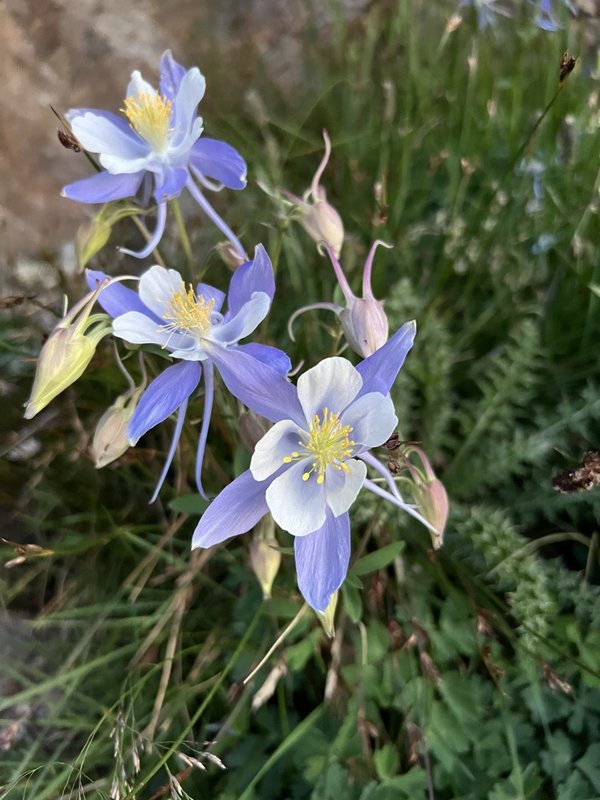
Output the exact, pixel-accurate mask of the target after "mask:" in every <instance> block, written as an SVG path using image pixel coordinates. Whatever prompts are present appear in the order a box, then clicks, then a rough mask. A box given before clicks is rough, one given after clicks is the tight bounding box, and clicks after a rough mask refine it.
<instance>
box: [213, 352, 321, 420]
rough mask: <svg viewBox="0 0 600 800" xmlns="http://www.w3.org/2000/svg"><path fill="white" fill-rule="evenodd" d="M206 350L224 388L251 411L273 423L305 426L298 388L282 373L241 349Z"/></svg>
mask: <svg viewBox="0 0 600 800" xmlns="http://www.w3.org/2000/svg"><path fill="white" fill-rule="evenodd" d="M204 348H205V350H206V352H207V353H208V354H209V356H210V357H211V359H212V360H213V361H214V363H215V365H216V366H217V368H218V370H219V372H220V374H221V377H222V378H223V382H224V383H225V386H227V388H228V389H229V391H230V392H231V394H232V395H233V396H234V397H237V399H238V400H239V401H240V402H242V403H244V405H246V406H248V408H249V409H251V410H252V411H254V412H255V413H256V414H260V415H261V416H263V417H265V418H266V419H268V420H270V421H271V422H279V420H282V419H292V420H294V422H296V423H298V424H299V425H301V426H302V425H305V424H306V420H305V418H304V414H303V413H302V409H301V407H300V403H299V402H298V397H297V394H296V389H295V387H294V386H292V384H291V383H290V382H289V381H288V380H287V378H285V377H284V376H283V375H281V374H280V373H279V372H276V371H275V370H274V369H273V368H272V367H269V366H267V365H266V364H263V363H262V361H258V360H257V359H256V358H253V357H252V356H251V355H249V354H248V353H245V352H244V350H243V348H241V347H230V348H224V347H221V346H220V345H217V344H213V343H211V342H204Z"/></svg>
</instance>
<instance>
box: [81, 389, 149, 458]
mask: <svg viewBox="0 0 600 800" xmlns="http://www.w3.org/2000/svg"><path fill="white" fill-rule="evenodd" d="M143 391H144V387H143V386H140V387H139V388H136V389H134V390H129V391H128V392H126V393H125V394H122V395H121V396H120V397H118V398H117V399H116V400H115V402H114V403H113V404H112V406H110V408H107V409H106V411H105V412H104V414H102V416H101V417H100V419H99V420H98V424H97V425H96V430H95V432H94V439H93V441H92V445H91V447H90V451H91V455H92V458H93V459H94V465H95V467H96V469H102V467H105V466H106V465H107V464H110V463H111V462H112V461H115V460H116V459H117V458H120V456H122V455H123V453H124V452H125V451H126V450H127V449H128V448H129V436H128V434H127V428H128V426H129V420H130V419H131V417H132V416H133V412H134V411H135V407H136V406H137V404H138V400H139V399H140V396H141V394H142V392H143Z"/></svg>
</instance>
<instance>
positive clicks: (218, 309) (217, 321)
mask: <svg viewBox="0 0 600 800" xmlns="http://www.w3.org/2000/svg"><path fill="white" fill-rule="evenodd" d="M87 277H88V283H89V284H90V286H92V287H93V286H96V285H97V283H98V281H102V280H103V279H104V277H105V276H104V275H103V273H101V272H94V271H91V270H88V272H87ZM274 292H275V281H274V277H273V267H272V265H271V261H270V260H269V256H268V255H267V253H266V251H265V249H264V247H263V246H262V245H258V246H257V248H256V251H255V254H254V259H253V260H252V261H248V262H246V263H245V264H243V265H242V266H241V267H239V268H238V269H237V270H236V271H235V272H234V274H233V276H232V278H231V282H230V285H229V292H228V294H227V311H226V312H223V310H222V309H223V305H224V302H225V299H226V296H225V293H224V292H222V291H220V290H219V289H215V288H213V287H212V286H209V285H208V284H205V283H199V284H198V285H197V286H196V287H195V288H194V287H192V286H191V285H189V286H186V284H185V283H184V281H183V279H182V277H181V275H180V274H179V273H178V272H177V271H176V270H174V269H165V268H164V267H160V266H154V267H151V268H150V269H149V270H148V271H147V272H145V273H144V274H143V275H142V276H141V278H140V280H139V289H138V292H137V293H136V292H134V291H132V290H131V289H127V288H126V287H124V286H121V285H120V284H115V285H112V286H109V287H108V288H107V289H105V290H104V291H103V292H102V293H101V294H100V296H99V303H100V304H101V305H102V307H103V308H104V310H105V311H107V312H108V314H110V316H111V317H113V333H114V335H115V336H118V337H120V338H121V339H124V340H125V341H127V342H131V343H132V344H154V345H159V346H160V347H162V348H163V349H164V350H166V351H167V352H168V353H169V354H170V356H171V357H172V358H173V359H175V360H176V361H177V363H175V364H173V365H172V366H170V367H167V369H165V370H164V371H163V372H162V373H161V374H160V375H159V376H158V377H157V378H155V380H154V381H153V382H152V383H151V384H150V385H149V386H148V388H147V389H146V391H145V392H144V394H143V395H142V397H141V398H140V401H139V403H138V405H137V407H136V410H135V412H134V414H133V416H132V418H131V422H130V423H129V439H130V443H131V444H132V445H135V444H136V443H137V441H138V440H139V439H140V437H141V436H143V435H144V434H145V433H146V432H147V431H148V430H150V429H151V428H153V427H154V426H155V425H158V424H159V423H160V422H162V421H163V420H165V419H167V417H169V416H170V415H171V414H173V413H174V412H175V411H177V422H176V426H175V433H174V436H173V442H172V444H171V449H170V451H169V455H168V457H167V462H166V464H165V467H164V469H163V472H162V474H161V477H160V479H159V482H158V485H157V487H156V490H155V493H154V496H153V498H152V499H155V498H156V496H157V494H158V492H159V490H160V487H161V486H162V484H163V482H164V479H165V477H166V474H167V471H168V469H169V466H170V464H171V461H172V459H173V456H174V454H175V450H176V447H177V443H178V441H179V437H180V435H181V430H182V428H183V422H184V418H185V412H186V409H187V403H188V399H189V397H190V395H191V394H192V392H194V390H195V389H196V388H197V387H198V384H199V383H200V378H201V375H202V371H203V370H204V393H205V395H204V415H203V419H202V427H201V430H200V438H199V443H198V455H197V459H196V482H197V484H198V488H199V490H200V492H201V493H202V494H204V492H203V489H202V482H201V470H202V460H203V456H204V448H205V445H206V438H207V436H208V427H209V423H210V416H211V411H212V403H213V397H214V367H215V366H216V367H217V369H219V371H220V372H221V373H222V374H223V377H224V381H225V384H226V385H228V386H230V382H229V381H228V377H227V376H228V375H229V373H230V372H231V371H232V370H233V371H234V372H235V370H236V365H237V364H238V363H241V364H242V365H243V368H244V369H246V370H247V371H250V372H254V373H255V374H257V375H260V376H261V380H262V381H263V382H268V381H269V380H271V379H272V377H273V376H276V377H277V378H280V379H281V380H284V378H283V376H284V375H286V374H287V372H288V371H289V369H290V362H289V359H288V357H287V356H286V355H285V353H283V352H282V351H281V350H278V349H276V348H274V347H269V346H267V345H260V344H247V345H239V344H238V342H239V340H240V339H243V338H244V337H246V336H248V335H249V334H250V333H252V331H254V330H255V328H256V327H257V326H258V325H259V324H260V323H261V322H262V321H263V319H264V318H265V317H266V315H267V313H268V311H269V308H270V306H271V301H272V299H273V294H274ZM232 359H233V360H232ZM232 386H233V388H232V393H233V394H235V395H236V396H237V393H236V388H237V384H236V383H235V381H234V382H233V384H232ZM290 386H291V384H290ZM230 388H231V386H230Z"/></svg>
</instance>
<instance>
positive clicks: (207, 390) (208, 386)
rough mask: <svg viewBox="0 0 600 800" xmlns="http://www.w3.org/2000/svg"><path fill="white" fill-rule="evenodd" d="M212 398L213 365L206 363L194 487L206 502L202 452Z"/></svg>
mask: <svg viewBox="0 0 600 800" xmlns="http://www.w3.org/2000/svg"><path fill="white" fill-rule="evenodd" d="M214 397H215V371H214V367H213V365H212V364H211V363H210V362H208V364H207V365H206V367H205V369H204V411H203V412H202V427H201V428H200V436H199V437H198V449H197V450H196V486H197V487H198V491H199V492H200V494H201V495H202V497H203V498H204V499H205V500H208V497H207V495H206V492H205V491H204V487H203V486H202V464H203V462H204V451H205V449H206V440H207V439H208V429H209V426H210V417H211V414H212V408H213V400H214Z"/></svg>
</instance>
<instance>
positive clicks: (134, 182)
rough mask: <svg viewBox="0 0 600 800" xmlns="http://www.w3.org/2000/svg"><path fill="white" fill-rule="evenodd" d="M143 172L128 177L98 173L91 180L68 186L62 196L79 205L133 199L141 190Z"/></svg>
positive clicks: (76, 182) (86, 179)
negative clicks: (125, 198) (126, 198)
mask: <svg viewBox="0 0 600 800" xmlns="http://www.w3.org/2000/svg"><path fill="white" fill-rule="evenodd" d="M143 177H144V173H143V172H135V173H132V174H127V175H111V174H110V172H97V173H96V174H95V175H90V177H89V178H82V179H81V180H80V181H75V182H74V183H69V184H67V185H66V186H65V187H64V188H63V190H62V192H61V194H62V196H63V197H67V198H68V199H69V200H76V201H77V202H78V203H108V202H110V201H111V200H122V199H123V198H124V197H133V196H134V194H135V193H136V192H137V190H138V189H139V188H140V184H141V182H142V178H143Z"/></svg>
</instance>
